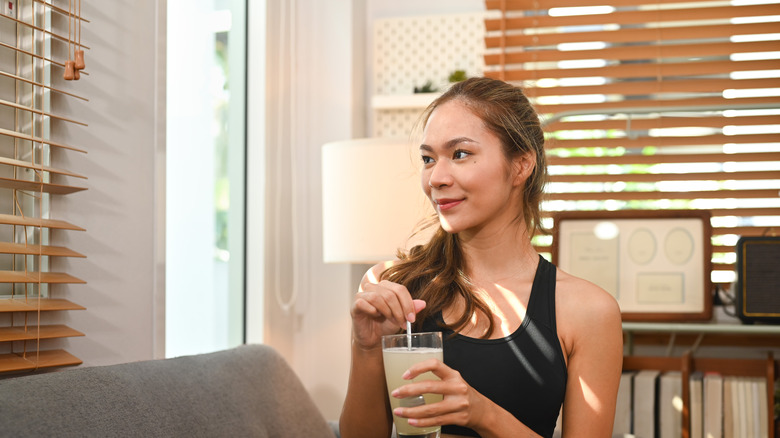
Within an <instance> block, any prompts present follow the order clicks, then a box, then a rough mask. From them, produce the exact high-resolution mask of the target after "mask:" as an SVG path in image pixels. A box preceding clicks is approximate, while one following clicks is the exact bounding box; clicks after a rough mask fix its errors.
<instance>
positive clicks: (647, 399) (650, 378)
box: [632, 370, 660, 438]
mask: <svg viewBox="0 0 780 438" xmlns="http://www.w3.org/2000/svg"><path fill="white" fill-rule="evenodd" d="M659 374H660V371H658V370H641V371H639V372H637V373H636V375H635V376H634V394H633V397H632V399H633V407H634V412H633V415H632V419H633V424H634V426H633V427H634V429H633V430H634V436H635V437H636V438H654V437H655V417H656V382H657V379H658V375H659Z"/></svg>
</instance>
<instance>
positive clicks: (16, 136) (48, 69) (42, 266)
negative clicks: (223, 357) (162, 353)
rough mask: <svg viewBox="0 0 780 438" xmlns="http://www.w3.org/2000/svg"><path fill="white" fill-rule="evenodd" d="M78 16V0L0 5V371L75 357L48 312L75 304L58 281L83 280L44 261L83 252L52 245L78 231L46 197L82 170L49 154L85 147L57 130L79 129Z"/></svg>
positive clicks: (64, 192) (64, 330) (68, 332)
mask: <svg viewBox="0 0 780 438" xmlns="http://www.w3.org/2000/svg"><path fill="white" fill-rule="evenodd" d="M86 23H89V21H88V20H86V19H83V18H82V17H81V1H80V0H69V1H67V2H66V1H64V0H63V1H60V2H56V3H55V2H53V0H50V1H44V0H17V1H10V2H2V5H0V35H1V36H0V372H14V371H25V370H36V369H38V368H44V367H57V366H66V365H76V364H79V363H81V360H80V359H78V358H76V357H75V356H73V355H72V354H70V353H68V352H67V351H65V350H62V349H57V348H51V345H52V344H53V342H52V341H50V340H52V339H58V338H66V337H72V336H83V333H81V332H79V331H77V330H74V329H72V328H70V327H68V326H66V325H64V324H58V323H56V322H57V319H58V317H57V315H56V314H57V312H63V311H70V310H83V309H84V307H83V306H80V305H78V304H76V303H74V302H72V301H70V300H68V299H65V298H64V297H63V295H65V293H66V292H67V290H66V289H65V288H66V286H65V285H69V284H78V283H84V281H83V280H81V279H79V278H76V277H75V276H73V275H71V274H69V273H67V272H54V271H53V270H52V267H53V266H56V265H57V264H56V259H57V258H60V257H84V255H82V254H80V253H78V252H76V251H74V250H72V249H69V248H65V247H62V246H58V245H56V242H57V240H58V237H59V236H62V234H61V233H71V232H75V231H84V229H83V228H82V227H80V226H78V225H76V224H71V223H69V222H68V221H67V220H66V218H65V217H64V216H67V212H60V211H53V210H52V209H51V201H52V199H53V197H57V196H73V194H74V193H78V192H80V191H82V190H85V187H83V186H82V184H83V180H84V179H85V178H86V177H85V176H83V175H79V174H78V173H76V172H72V171H69V170H67V169H63V168H60V167H58V165H57V163H56V162H55V161H56V160H57V158H58V157H59V158H60V160H62V158H63V157H64V155H66V154H67V155H68V158H69V159H71V161H72V160H75V159H76V158H77V156H78V155H80V154H83V153H85V150H84V149H83V147H81V146H79V145H74V144H70V142H69V139H68V136H67V133H68V132H72V131H69V130H72V129H74V128H72V127H75V129H83V128H84V127H86V124H85V123H83V122H82V121H79V120H77V117H71V116H70V115H69V114H68V110H69V108H71V107H72V106H73V105H72V102H73V100H75V99H77V100H80V101H87V99H86V98H85V97H84V96H81V95H80V94H79V80H84V79H85V77H86V76H87V75H88V73H87V71H86V70H85V65H84V62H83V61H84V57H83V53H84V50H88V49H89V47H87V46H86V45H84V44H82V42H81V28H82V25H85V24H86Z"/></svg>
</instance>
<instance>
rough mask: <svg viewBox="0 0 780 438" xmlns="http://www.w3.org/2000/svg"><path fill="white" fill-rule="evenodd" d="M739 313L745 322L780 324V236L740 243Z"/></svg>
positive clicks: (743, 239) (737, 247) (750, 238)
mask: <svg viewBox="0 0 780 438" xmlns="http://www.w3.org/2000/svg"><path fill="white" fill-rule="evenodd" d="M736 252H737V282H736V285H735V289H734V295H735V298H736V309H735V310H736V314H737V316H738V317H739V319H741V320H742V321H743V322H746V323H753V322H769V323H773V324H780V236H778V237H775V236H766V237H741V238H740V239H739V240H738V241H737V246H736Z"/></svg>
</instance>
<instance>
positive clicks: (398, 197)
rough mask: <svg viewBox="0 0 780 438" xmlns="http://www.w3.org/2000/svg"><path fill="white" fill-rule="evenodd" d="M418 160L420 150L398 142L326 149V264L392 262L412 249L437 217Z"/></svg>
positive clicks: (340, 143) (337, 145)
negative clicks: (418, 231) (423, 224)
mask: <svg viewBox="0 0 780 438" xmlns="http://www.w3.org/2000/svg"><path fill="white" fill-rule="evenodd" d="M419 156H420V155H419V151H418V150H417V147H415V146H413V145H412V144H411V143H410V142H409V141H406V140H398V139H374V138H371V139H354V140H345V141H337V142H332V143H327V144H325V145H323V146H322V236H323V237H322V240H323V259H324V261H325V262H327V263H376V262H380V261H385V260H392V259H393V258H395V254H396V250H397V249H398V248H399V247H408V246H409V245H410V240H409V237H410V235H411V233H412V231H413V230H414V229H415V227H416V226H417V225H418V224H419V223H420V221H421V220H423V219H424V218H426V217H428V216H430V214H432V213H433V209H432V208H431V206H430V204H429V202H428V200H427V198H426V197H425V194H424V193H423V191H422V188H421V186H420V176H419V169H420V166H419V162H420V161H419V160H420V158H419ZM424 238H425V237H424V236H423V237H422V239H424ZM419 239H420V237H418V238H417V239H415V241H414V242H415V243H420V240H419Z"/></svg>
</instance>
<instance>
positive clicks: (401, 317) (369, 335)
mask: <svg viewBox="0 0 780 438" xmlns="http://www.w3.org/2000/svg"><path fill="white" fill-rule="evenodd" d="M423 308H425V301H422V300H413V299H412V296H411V294H410V293H409V291H408V290H407V289H406V287H404V286H403V285H400V284H398V283H393V282H391V281H387V280H382V281H381V282H379V283H378V284H377V283H368V282H364V283H363V284H362V285H361V291H360V292H359V293H358V294H357V295H356V296H355V301H354V302H353V303H352V309H351V311H350V315H351V316H352V339H353V340H354V341H355V342H356V343H357V345H358V346H359V347H360V348H362V349H364V350H369V349H372V348H376V347H377V346H379V343H380V341H381V339H382V336H384V335H389V334H394V333H397V332H398V330H399V329H400V328H402V327H405V326H406V321H409V322H414V320H415V316H416V315H417V312H419V311H420V310H422V309H423Z"/></svg>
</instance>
